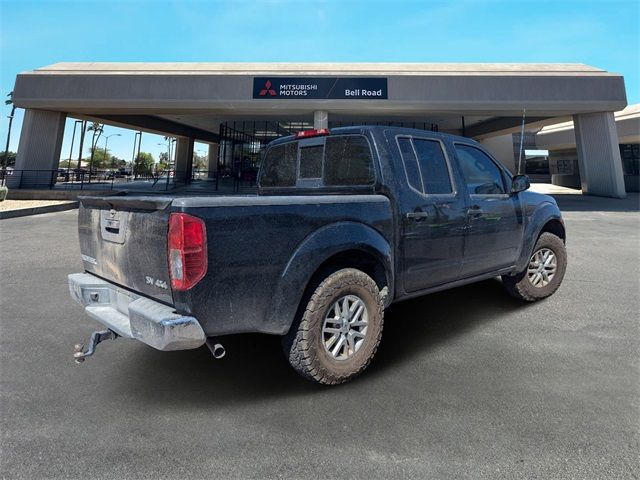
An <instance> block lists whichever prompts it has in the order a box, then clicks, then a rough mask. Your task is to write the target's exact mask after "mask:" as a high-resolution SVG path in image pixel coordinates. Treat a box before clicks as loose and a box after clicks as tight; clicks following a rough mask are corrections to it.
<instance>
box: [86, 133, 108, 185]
mask: <svg viewBox="0 0 640 480" xmlns="http://www.w3.org/2000/svg"><path fill="white" fill-rule="evenodd" d="M87 130H89V131H91V132H93V137H92V138H91V158H90V159H89V183H91V173H92V171H93V155H94V154H95V152H96V147H97V146H98V140H100V135H102V132H103V130H104V125H102V124H100V123H98V122H92V123H91V125H89V128H87Z"/></svg>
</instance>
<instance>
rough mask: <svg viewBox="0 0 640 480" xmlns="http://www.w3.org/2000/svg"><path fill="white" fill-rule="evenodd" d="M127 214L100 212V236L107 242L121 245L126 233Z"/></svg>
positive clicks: (110, 211) (109, 211)
mask: <svg viewBox="0 0 640 480" xmlns="http://www.w3.org/2000/svg"><path fill="white" fill-rule="evenodd" d="M128 221H129V212H118V211H117V210H113V209H111V210H100V234H101V235H102V239H103V240H106V241H107V242H113V243H120V244H123V243H124V241H125V234H126V233H127V223H128Z"/></svg>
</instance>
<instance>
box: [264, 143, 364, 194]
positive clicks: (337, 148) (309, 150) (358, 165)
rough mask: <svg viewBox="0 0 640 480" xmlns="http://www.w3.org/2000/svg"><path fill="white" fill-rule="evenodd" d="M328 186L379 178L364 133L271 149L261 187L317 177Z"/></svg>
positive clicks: (265, 164)
mask: <svg viewBox="0 0 640 480" xmlns="http://www.w3.org/2000/svg"><path fill="white" fill-rule="evenodd" d="M320 179H322V182H321V185H320V184H319V185H317V186H327V187H339V186H353V185H371V184H373V182H374V181H375V171H374V166H373V158H372V156H371V149H370V148H369V142H367V139H366V138H365V137H364V136H362V135H338V136H328V137H326V138H325V139H324V141H323V142H322V143H320V144H318V143H316V144H315V145H307V146H304V144H303V145H302V146H300V148H298V142H290V143H284V144H281V145H276V146H274V147H271V148H269V149H268V150H267V152H266V154H265V157H264V159H263V161H262V169H261V173H260V186H261V187H294V186H295V185H296V183H297V182H298V181H302V182H303V183H304V181H305V180H316V181H318V182H320Z"/></svg>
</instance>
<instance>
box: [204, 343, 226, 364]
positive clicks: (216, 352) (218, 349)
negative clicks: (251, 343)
mask: <svg viewBox="0 0 640 480" xmlns="http://www.w3.org/2000/svg"><path fill="white" fill-rule="evenodd" d="M206 343H207V347H209V350H211V353H212V354H213V358H215V359H216V360H219V359H221V358H222V357H224V356H225V355H226V354H227V351H226V350H225V348H224V346H223V345H222V344H221V343H214V342H213V339H209V338H207V342H206Z"/></svg>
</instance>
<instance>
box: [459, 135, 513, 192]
mask: <svg viewBox="0 0 640 480" xmlns="http://www.w3.org/2000/svg"><path fill="white" fill-rule="evenodd" d="M456 153H457V154H458V161H459V162H460V168H461V169H462V174H463V176H464V179H465V181H466V183H467V187H468V188H469V193H471V194H475V195H494V194H500V193H506V190H505V188H504V182H503V180H502V173H501V172H500V169H499V168H498V166H497V165H496V164H495V163H494V162H493V160H491V158H489V156H487V155H486V154H485V153H484V152H482V151H480V150H478V149H477V148H474V147H470V146H468V145H456Z"/></svg>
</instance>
